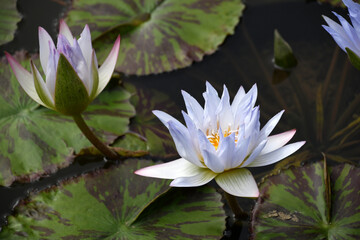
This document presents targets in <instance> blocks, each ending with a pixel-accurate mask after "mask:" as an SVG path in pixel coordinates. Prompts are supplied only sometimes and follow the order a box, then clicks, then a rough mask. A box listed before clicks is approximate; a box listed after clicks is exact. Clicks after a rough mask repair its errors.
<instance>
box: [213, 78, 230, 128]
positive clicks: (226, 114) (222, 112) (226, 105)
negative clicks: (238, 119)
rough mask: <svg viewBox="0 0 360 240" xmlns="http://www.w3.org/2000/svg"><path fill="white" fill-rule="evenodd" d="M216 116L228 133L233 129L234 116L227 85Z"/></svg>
mask: <svg viewBox="0 0 360 240" xmlns="http://www.w3.org/2000/svg"><path fill="white" fill-rule="evenodd" d="M215 114H216V115H217V116H218V121H219V124H220V127H221V128H222V129H223V130H224V131H228V130H230V129H232V128H233V125H234V115H233V113H232V111H231V106H230V96H229V92H228V90H227V88H226V86H225V85H224V90H223V94H222V96H221V99H220V102H219V105H218V107H217V109H216V112H215Z"/></svg>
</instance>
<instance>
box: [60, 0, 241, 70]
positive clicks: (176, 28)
mask: <svg viewBox="0 0 360 240" xmlns="http://www.w3.org/2000/svg"><path fill="white" fill-rule="evenodd" d="M243 9H244V5H243V4H242V2H241V0H228V1H222V0H182V1H177V0H146V1H145V0H122V1H117V0H105V1H103V0H90V1H89V0H74V1H73V6H72V9H71V10H70V11H69V13H68V16H67V18H66V21H67V23H68V24H69V26H70V27H71V28H72V30H73V31H74V32H77V33H80V31H81V29H82V28H83V26H84V25H85V24H89V26H90V28H91V31H92V37H93V44H94V48H95V50H96V53H97V55H98V58H99V60H100V61H99V62H100V63H102V61H103V60H104V58H105V57H106V55H107V54H108V53H109V52H110V49H111V46H112V44H113V42H114V41H115V39H116V36H117V35H118V34H120V35H121V49H120V54H119V60H118V62H117V66H116V70H118V71H121V72H124V73H127V74H137V75H144V74H150V73H161V72H165V71H171V70H173V69H178V68H183V67H186V66H189V65H190V64H191V63H192V62H193V61H200V60H201V59H202V58H203V56H204V55H205V54H211V53H213V52H214V51H215V50H216V48H217V47H218V46H219V45H220V44H221V43H222V42H223V41H224V39H225V37H226V35H228V34H232V33H233V32H234V27H235V26H236V24H237V23H238V22H239V17H240V16H241V15H242V11H243Z"/></svg>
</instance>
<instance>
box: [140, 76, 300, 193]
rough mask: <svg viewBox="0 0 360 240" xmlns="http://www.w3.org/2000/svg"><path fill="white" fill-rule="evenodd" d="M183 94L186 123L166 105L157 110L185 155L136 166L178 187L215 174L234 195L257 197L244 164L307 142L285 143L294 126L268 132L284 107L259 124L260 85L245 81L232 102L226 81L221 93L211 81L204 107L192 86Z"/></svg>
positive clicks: (257, 163) (275, 157)
mask: <svg viewBox="0 0 360 240" xmlns="http://www.w3.org/2000/svg"><path fill="white" fill-rule="evenodd" d="M182 94H183V97H184V101H185V105H186V109H187V113H185V112H182V114H183V116H184V119H185V123H186V127H185V126H184V125H183V124H182V123H180V122H179V121H178V120H176V119H175V118H173V117H172V116H170V115H168V114H166V113H164V112H162V111H153V113H154V114H155V115H156V116H157V117H158V118H159V119H160V120H161V121H162V122H163V124H164V125H165V126H166V127H167V128H168V129H169V131H170V134H171V136H172V137H173V139H174V142H175V145H176V149H177V151H178V153H179V155H180V156H181V158H180V159H177V160H174V161H171V162H168V163H163V164H159V165H154V166H150V167H146V168H143V169H140V170H137V171H136V172H135V173H136V174H138V175H142V176H146V177H155V178H163V179H174V180H173V181H172V182H171V184H170V186H173V187H195V186H201V185H204V184H206V183H208V182H210V181H211V180H212V179H215V181H216V182H217V184H218V185H219V186H220V187H221V188H222V189H223V190H224V191H226V192H227V193H229V194H231V195H234V196H239V197H257V196H258V195H259V190H258V187H257V184H256V182H255V179H254V177H253V176H252V174H251V172H250V171H249V170H247V169H246V168H245V167H261V166H265V165H269V164H272V163H275V162H277V161H280V160H281V159H283V158H285V157H287V156H289V155H290V154H292V153H294V152H295V151H297V150H298V149H299V148H300V147H301V146H302V145H303V144H304V143H305V142H296V143H292V144H288V145H285V144H286V143H287V142H288V141H289V140H290V139H291V138H292V137H293V136H294V134H295V130H290V131H287V132H284V133H281V134H277V135H273V136H269V135H270V133H271V132H272V130H273V129H274V127H275V126H276V124H277V123H278V121H279V120H280V117H281V115H282V114H283V112H284V111H281V112H279V113H278V114H276V115H275V116H274V117H273V118H271V119H270V120H269V121H268V123H267V124H266V125H265V126H264V127H263V128H262V129H261V130H260V121H259V117H260V112H259V106H256V107H254V105H255V101H256V98H257V87H256V85H254V86H253V87H252V88H251V89H250V91H249V92H247V93H245V91H244V89H243V88H242V87H240V89H239V91H238V92H237V94H236V96H235V98H234V100H233V102H232V104H230V97H229V93H228V90H227V88H226V86H224V90H223V94H222V96H221V98H219V96H218V94H217V92H216V90H215V89H214V88H213V87H212V86H211V85H210V84H209V83H208V82H207V83H206V92H204V93H203V96H204V99H205V106H204V108H202V107H201V105H200V104H199V103H198V102H197V101H196V100H195V99H194V98H193V97H192V96H190V95H189V94H188V93H187V92H185V91H182Z"/></svg>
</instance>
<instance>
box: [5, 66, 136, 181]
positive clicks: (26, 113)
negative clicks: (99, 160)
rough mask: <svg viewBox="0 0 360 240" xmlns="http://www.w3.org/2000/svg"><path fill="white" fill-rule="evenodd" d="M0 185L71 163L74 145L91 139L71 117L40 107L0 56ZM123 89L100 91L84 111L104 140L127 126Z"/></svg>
mask: <svg viewBox="0 0 360 240" xmlns="http://www.w3.org/2000/svg"><path fill="white" fill-rule="evenodd" d="M0 74H1V76H0V83H1V88H0V185H5V186H8V185H10V184H11V183H12V182H13V181H15V180H29V179H28V178H30V179H32V178H37V177H39V176H41V175H42V174H45V173H51V172H54V171H56V169H58V168H60V167H65V166H67V165H69V163H70V161H71V160H72V158H70V156H71V155H72V153H73V151H74V150H75V151H76V152H77V151H79V150H80V149H82V148H84V147H88V146H90V145H91V144H90V142H89V141H88V140H87V139H86V138H85V137H84V136H83V135H82V133H81V132H80V130H79V129H78V128H77V127H76V125H75V123H73V121H72V119H71V118H69V117H65V116H62V115H60V114H58V113H56V112H54V111H52V110H48V109H45V108H42V107H39V105H38V104H37V103H35V102H34V101H33V100H31V99H30V98H29V97H28V96H27V95H26V93H25V92H24V91H23V90H22V89H21V87H20V86H19V84H18V82H17V80H16V78H15V76H14V75H13V73H12V72H11V70H10V67H9V66H8V65H7V64H4V63H1V62H0ZM129 98H130V94H129V93H128V92H127V91H125V90H123V89H119V88H118V89H116V90H114V91H111V92H104V93H102V94H101V95H100V96H99V97H98V98H97V99H95V101H94V102H93V103H92V104H91V105H90V106H89V107H88V109H87V110H86V112H85V113H84V118H85V120H86V122H87V123H88V124H89V125H90V126H91V127H93V128H94V130H95V133H96V134H97V135H98V136H100V137H101V138H103V139H104V140H105V141H106V142H108V143H109V142H112V141H113V140H114V139H115V138H116V137H117V136H118V135H121V134H123V133H124V132H125V131H127V130H128V124H129V118H130V117H131V116H133V115H134V109H133V107H132V105H131V104H130V103H129Z"/></svg>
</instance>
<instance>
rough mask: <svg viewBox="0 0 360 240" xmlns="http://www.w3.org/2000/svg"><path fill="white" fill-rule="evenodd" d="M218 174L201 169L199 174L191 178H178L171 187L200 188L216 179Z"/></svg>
mask: <svg viewBox="0 0 360 240" xmlns="http://www.w3.org/2000/svg"><path fill="white" fill-rule="evenodd" d="M216 175H217V174H216V173H214V172H212V171H210V170H209V169H207V168H201V169H199V172H198V173H197V174H196V175H194V176H191V177H180V178H176V179H175V180H174V181H172V182H171V183H170V186H171V187H198V186H202V185H205V184H207V183H208V182H210V181H211V180H213V179H214V177H216Z"/></svg>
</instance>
